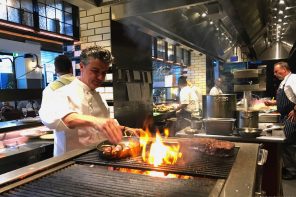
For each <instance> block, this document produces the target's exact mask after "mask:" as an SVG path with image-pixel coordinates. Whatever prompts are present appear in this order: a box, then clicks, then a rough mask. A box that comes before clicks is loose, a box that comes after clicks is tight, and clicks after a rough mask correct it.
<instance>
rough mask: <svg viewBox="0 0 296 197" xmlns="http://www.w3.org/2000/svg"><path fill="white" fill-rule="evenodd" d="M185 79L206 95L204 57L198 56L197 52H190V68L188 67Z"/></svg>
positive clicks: (203, 55)
mask: <svg viewBox="0 0 296 197" xmlns="http://www.w3.org/2000/svg"><path fill="white" fill-rule="evenodd" d="M187 79H188V80H189V81H190V82H191V83H192V84H193V85H194V86H196V87H198V88H199V89H200V90H201V92H202V94H206V90H207V87H206V55H205V54H202V55H200V53H199V52H196V51H193V52H191V66H189V67H188V71H187Z"/></svg>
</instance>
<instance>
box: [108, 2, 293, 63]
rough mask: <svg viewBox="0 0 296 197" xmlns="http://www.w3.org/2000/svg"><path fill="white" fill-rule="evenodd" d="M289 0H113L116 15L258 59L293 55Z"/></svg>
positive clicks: (201, 46)
mask: <svg viewBox="0 0 296 197" xmlns="http://www.w3.org/2000/svg"><path fill="white" fill-rule="evenodd" d="M283 2H284V4H282V1H271V0H248V1H238V0H167V1H157V0H149V1H148V0H137V1H136V0H132V1H128V2H126V3H124V4H120V5H114V6H112V19H113V20H119V21H122V22H125V23H129V24H135V25H137V26H139V28H142V29H143V30H145V31H146V32H149V33H151V32H152V33H154V34H156V35H158V36H161V37H165V38H170V39H172V40H176V41H177V42H181V43H182V44H184V45H187V46H189V47H192V48H193V49H196V50H199V51H201V52H204V53H206V54H208V55H212V56H215V57H217V58H220V59H223V60H226V59H227V58H228V57H229V56H230V55H232V48H233V46H234V45H235V46H240V47H241V48H242V51H244V52H245V53H246V54H247V56H248V57H249V58H250V59H253V60H257V59H260V60H261V59H262V60H265V59H281V58H288V57H289V54H288V53H289V52H290V49H291V47H292V46H293V44H294V43H295V40H296V37H295V36H294V33H293V32H295V29H296V24H295V21H296V12H295V11H296V9H295V8H296V1H294V0H284V1H283ZM204 13H205V16H203V14H204ZM279 26H281V27H279ZM275 52H277V54H275Z"/></svg>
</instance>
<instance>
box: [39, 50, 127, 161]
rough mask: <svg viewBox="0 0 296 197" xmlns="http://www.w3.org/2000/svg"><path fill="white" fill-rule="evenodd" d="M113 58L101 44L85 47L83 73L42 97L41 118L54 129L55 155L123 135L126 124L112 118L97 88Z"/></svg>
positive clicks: (116, 139) (115, 139)
mask: <svg viewBox="0 0 296 197" xmlns="http://www.w3.org/2000/svg"><path fill="white" fill-rule="evenodd" d="M112 60H113V57H112V55H111V53H110V51H108V50H106V49H103V48H101V47H97V46H95V47H90V48H87V49H84V50H83V51H82V53H81V55H80V61H81V62H80V71H81V76H80V77H78V78H76V79H74V80H73V81H72V82H71V83H70V84H69V85H66V86H64V87H61V88H59V89H58V90H56V91H54V92H53V95H52V96H51V97H44V98H43V100H42V104H41V108H40V111H39V113H40V117H41V120H42V122H43V123H44V124H45V125H46V126H48V127H49V128H51V129H55V139H54V155H55V156H57V155H61V154H63V153H65V152H67V151H70V150H73V149H78V148H83V147H86V146H89V145H91V144H94V143H99V142H101V141H103V140H105V139H108V140H109V141H110V142H112V143H118V142H119V141H120V140H121V139H122V129H123V128H124V127H123V126H120V125H119V124H118V122H117V121H116V120H115V119H112V118H109V112H108V109H107V103H106V101H105V100H103V99H102V97H101V95H100V94H99V93H98V92H96V91H95V89H96V88H97V87H99V86H100V85H101V83H102V82H103V81H104V79H105V76H106V73H107V71H108V69H109V66H110V64H111V63H112Z"/></svg>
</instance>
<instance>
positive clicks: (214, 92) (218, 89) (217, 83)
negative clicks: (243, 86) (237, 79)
mask: <svg viewBox="0 0 296 197" xmlns="http://www.w3.org/2000/svg"><path fill="white" fill-rule="evenodd" d="M221 87H222V79H221V78H218V79H216V80H215V86H214V87H212V89H211V90H210V93H209V94H210V95H219V94H223V91H222V89H221Z"/></svg>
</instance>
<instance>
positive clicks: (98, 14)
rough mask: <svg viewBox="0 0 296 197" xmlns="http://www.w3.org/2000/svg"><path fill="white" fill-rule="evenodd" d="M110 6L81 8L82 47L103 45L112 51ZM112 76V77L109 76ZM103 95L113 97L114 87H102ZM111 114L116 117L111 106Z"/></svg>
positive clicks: (100, 89) (100, 90) (107, 97)
mask: <svg viewBox="0 0 296 197" xmlns="http://www.w3.org/2000/svg"><path fill="white" fill-rule="evenodd" d="M110 21H111V20H110V7H103V8H93V9H90V10H80V30H81V34H80V42H79V44H80V48H81V50H82V49H85V48H87V47H90V46H95V45H98V46H102V47H105V48H106V49H108V50H110V51H111V28H110V23H111V22H110ZM109 78H110V77H109ZM98 91H99V92H101V94H102V96H103V97H105V98H106V99H108V100H110V99H111V100H112V99H113V88H112V87H100V88H99V89H98ZM110 109H111V110H110V116H111V117H114V108H113V107H111V108H110Z"/></svg>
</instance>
